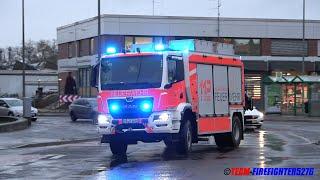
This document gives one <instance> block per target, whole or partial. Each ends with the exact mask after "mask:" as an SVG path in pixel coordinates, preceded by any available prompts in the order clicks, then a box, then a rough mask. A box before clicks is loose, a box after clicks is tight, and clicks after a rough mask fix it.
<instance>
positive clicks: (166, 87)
mask: <svg viewBox="0 0 320 180" xmlns="http://www.w3.org/2000/svg"><path fill="white" fill-rule="evenodd" d="M171 87H172V84H171V83H169V84H166V85H164V89H170V88H171Z"/></svg>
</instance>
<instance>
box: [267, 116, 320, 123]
mask: <svg viewBox="0 0 320 180" xmlns="http://www.w3.org/2000/svg"><path fill="white" fill-rule="evenodd" d="M264 120H265V121H289V122H290V121H292V122H319V123H320V117H309V116H292V115H278V114H269V115H265V117H264Z"/></svg>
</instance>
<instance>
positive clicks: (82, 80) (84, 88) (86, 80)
mask: <svg viewBox="0 0 320 180" xmlns="http://www.w3.org/2000/svg"><path fill="white" fill-rule="evenodd" d="M78 75H79V76H78V80H79V93H80V95H81V96H83V97H90V96H91V86H90V78H91V68H80V69H79V71H78Z"/></svg>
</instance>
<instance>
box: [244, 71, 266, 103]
mask: <svg viewBox="0 0 320 180" xmlns="http://www.w3.org/2000/svg"><path fill="white" fill-rule="evenodd" d="M261 79H262V77H261V75H258V74H257V75H252V74H246V75H245V87H246V91H247V94H248V96H249V97H252V99H257V100H259V99H261Z"/></svg>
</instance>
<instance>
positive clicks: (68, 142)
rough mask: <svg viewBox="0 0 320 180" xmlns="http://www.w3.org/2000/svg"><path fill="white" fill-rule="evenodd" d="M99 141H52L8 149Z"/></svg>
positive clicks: (90, 139)
mask: <svg viewBox="0 0 320 180" xmlns="http://www.w3.org/2000/svg"><path fill="white" fill-rule="evenodd" d="M97 140H100V138H89V139H73V140H65V141H52V142H43V143H33V144H24V145H19V146H14V147H10V148H8V149H20V148H33V147H47V146H58V145H64V144H76V143H82V142H91V141H97Z"/></svg>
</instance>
